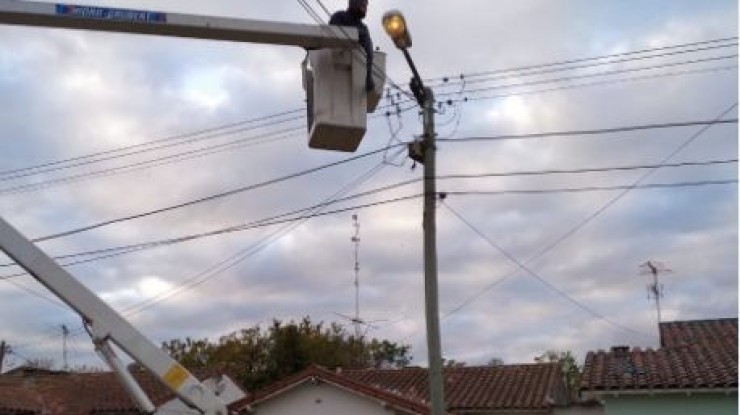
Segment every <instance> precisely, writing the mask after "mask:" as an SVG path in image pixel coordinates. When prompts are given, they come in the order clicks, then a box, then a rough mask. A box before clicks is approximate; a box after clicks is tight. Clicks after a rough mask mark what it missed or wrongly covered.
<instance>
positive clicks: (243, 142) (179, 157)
mask: <svg viewBox="0 0 740 415" xmlns="http://www.w3.org/2000/svg"><path fill="white" fill-rule="evenodd" d="M302 129H303V127H293V128H287V129H284V130H279V131H275V132H272V133H266V134H262V135H258V136H252V137H248V138H243V139H239V140H235V141H232V142H228V143H223V144H219V145H216V146H208V147H204V148H199V149H194V150H189V151H184V152H180V153H176V154H171V155H167V156H162V157H158V158H154V159H148V160H144V161H140V162H135V163H130V164H126V165H122V166H116V167H111V168H105V169H102V170H96V171H92V172H86V173H81V174H76V175H71V176H64V177H60V178H55V179H50V180H45V181H41V182H36V183H30V184H23V185H16V186H12V187H6V188H2V189H0V195H3V194H18V193H25V192H30V191H37V190H41V189H48V188H50V187H54V186H57V185H62V184H68V183H74V182H79V181H83V180H88V179H92V178H97V177H108V176H114V175H119V174H125V173H132V172H135V171H139V170H144V169H150V168H153V167H158V166H163V165H169V164H172V163H178V162H181V161H185V160H192V159H195V158H200V157H204V156H208V155H212V154H217V153H223V152H225V151H231V150H235V149H241V148H248V147H251V146H254V145H257V144H264V143H268V142H276V141H279V140H285V139H288V138H291V137H294V136H296V132H298V131H301V130H302Z"/></svg>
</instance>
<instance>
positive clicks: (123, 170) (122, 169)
mask: <svg viewBox="0 0 740 415" xmlns="http://www.w3.org/2000/svg"><path fill="white" fill-rule="evenodd" d="M730 68H736V66H732V67H723V68H709V69H704V70H699V71H693V72H705V71H716V70H724V69H730ZM689 72H692V71H687V72H682V73H675V74H658V75H657V76H656V75H653V76H649V77H647V78H652V77H662V76H670V75H672V76H677V75H685V74H688V73H689ZM576 78H577V77H576ZM637 79H646V78H633V79H629V80H637ZM625 81H627V80H623V79H618V80H608V81H604V82H603V83H602V82H596V83H588V84H582V85H575V86H565V87H559V88H554V89H546V90H539V91H529V92H519V93H514V94H505V95H495V96H489V97H465V99H464V101H466V102H467V101H473V100H479V99H492V98H501V97H507V96H512V95H525V94H532V93H543V92H551V91H554V90H564V89H574V88H577V87H587V86H597V85H603V84H610V83H618V82H625ZM461 101H463V100H461V99H458V100H455V102H461ZM413 108H414V106H413V105H412V106H411V107H408V108H405V109H404V110H403V111H404V112H405V111H407V110H410V109H413ZM297 111H301V110H292V111H287V112H285V113H281V114H275V115H274V116H266V117H260V118H257V119H254V120H252V121H259V120H266V119H270V118H275V117H277V116H281V115H285V114H290V113H295V112H297ZM386 115H388V114H386ZM377 116H378V115H375V117H377ZM298 118H302V117H296V118H291V119H290V120H296V119H298ZM235 124H237V123H235ZM242 124H243V123H242ZM255 128H257V127H255ZM300 129H301V128H300V127H296V128H295V129H294V130H295V131H299V130H300ZM209 130H214V129H209ZM209 130H204V131H209ZM193 134H194V133H193ZM193 134H186V135H183V136H191V135H193ZM165 140H167V139H165ZM245 140H249V139H242V140H240V141H239V142H235V143H234V144H233V145H234V146H236V145H238V144H240V143H241V142H243V141H245ZM265 141H266V140H265ZM134 147H138V145H137V146H134ZM221 147H222V149H221V151H226V150H228V149H229V147H228V144H222V145H221ZM111 151H114V150H111ZM142 151H143V150H142ZM199 152H202V153H200V154H193V155H192V156H189V157H185V155H183V154H176V155H172V156H168V157H166V158H172V159H176V160H172V161H173V162H179V161H184V160H188V159H191V158H195V157H201V156H204V155H209V154H215V153H216V152H218V151H217V149H213V150H211V148H210V147H206V148H202V149H198V150H194V151H193V152H192V153H199ZM188 153H191V152H188ZM166 158H165V159H166ZM88 162H93V161H91V160H88V161H86V162H84V163H86V164H87V163H88ZM58 163H60V162H54V163H47V164H58ZM164 164H169V163H165V162H163V160H161V159H155V160H150V161H146V162H140V163H134V164H133V165H124V166H118V167H115V168H113V169H104V170H101V171H97V172H91V173H85V174H80V175H74V176H67V177H63V178H57V179H52V180H48V181H44V182H37V183H32V184H27V185H20V186H14V187H10V188H5V189H0V194H13V193H22V192H27V191H34V190H40V189H45V188H48V187H51V186H53V185H59V184H66V183H72V182H77V181H81V180H84V179H87V178H92V177H104V176H110V175H113V174H117V173H127V172H131V171H137V170H140V168H135V167H137V166H140V167H141V168H151V167H155V166H160V165H164ZM37 167H39V166H37ZM56 168H57V169H59V168H65V167H61V166H57V167H56ZM28 169H31V167H29V168H25V169H17V170H13V171H8V172H5V173H10V172H16V173H18V172H19V170H28ZM24 174H28V175H30V174H32V173H30V172H26V173H24ZM11 177H12V176H11ZM6 179H7V178H6ZM1 180H2V178H0V181H1Z"/></svg>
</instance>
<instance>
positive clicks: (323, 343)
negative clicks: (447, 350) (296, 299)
mask: <svg viewBox="0 0 740 415" xmlns="http://www.w3.org/2000/svg"><path fill="white" fill-rule="evenodd" d="M162 348H163V349H164V350H165V351H167V352H168V353H169V354H170V356H172V357H173V358H174V359H176V360H177V361H179V362H180V363H182V364H183V365H184V366H185V367H187V368H189V369H191V370H197V369H225V370H227V371H228V372H229V373H230V374H232V375H233V376H235V377H236V380H237V381H238V382H240V383H241V384H242V385H243V386H244V387H245V388H246V389H247V390H254V389H258V388H260V387H262V386H265V385H266V384H268V383H270V382H272V381H274V380H277V379H281V378H283V377H285V376H288V375H291V374H294V373H297V372H300V371H301V370H303V369H305V368H306V367H308V366H309V365H311V364H318V365H321V366H324V367H327V368H330V369H333V368H336V367H342V368H350V369H353V368H371V367H372V368H393V367H403V366H407V365H408V364H409V363H410V361H411V356H410V351H411V347H410V346H408V345H398V344H396V343H392V342H389V341H387V340H378V339H372V340H370V341H364V339H357V338H355V337H354V336H351V335H348V334H347V332H346V331H345V330H344V329H343V328H342V327H341V326H340V325H339V324H336V323H332V324H331V325H329V326H325V325H324V323H323V322H322V323H312V322H311V320H310V318H308V317H305V318H303V319H302V320H301V321H299V322H294V321H291V322H289V323H287V324H286V323H283V322H281V321H279V320H274V321H273V322H272V324H271V325H270V326H269V327H267V328H266V329H262V328H261V327H259V326H254V327H249V328H246V329H242V330H240V331H238V332H234V333H231V334H228V335H226V336H222V337H221V338H220V339H218V341H217V342H212V341H209V340H208V339H198V340H193V339H191V338H186V339H185V340H180V339H173V340H170V341H168V342H164V343H163V344H162Z"/></svg>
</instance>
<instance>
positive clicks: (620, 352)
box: [612, 346, 630, 357]
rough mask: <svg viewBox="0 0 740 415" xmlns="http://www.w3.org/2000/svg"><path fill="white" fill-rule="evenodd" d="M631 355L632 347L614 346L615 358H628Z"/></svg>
mask: <svg viewBox="0 0 740 415" xmlns="http://www.w3.org/2000/svg"><path fill="white" fill-rule="evenodd" d="M629 353H630V347H629V346H613V347H612V354H614V357H626V356H627V355H629Z"/></svg>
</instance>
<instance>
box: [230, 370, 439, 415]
mask: <svg viewBox="0 0 740 415" xmlns="http://www.w3.org/2000/svg"><path fill="white" fill-rule="evenodd" d="M312 377H317V378H319V379H321V380H323V381H325V382H329V383H333V384H336V385H338V386H342V387H345V388H348V389H351V390H353V391H355V392H357V393H359V394H362V395H365V396H369V397H372V398H376V399H380V400H382V401H384V402H385V403H386V404H387V405H388V406H389V407H392V408H396V409H400V410H403V411H404V412H409V411H410V412H411V413H415V414H423V415H426V414H429V413H430V409H429V406H428V405H427V404H426V403H425V402H423V401H420V400H418V399H414V398H413V397H410V396H403V395H400V394H398V393H394V392H393V391H389V390H386V389H382V388H378V387H375V386H373V385H369V384H367V383H363V382H359V381H357V380H355V379H352V378H350V377H347V376H345V375H344V373H342V374H339V373H335V372H332V371H330V370H327V369H325V368H323V367H321V366H317V365H313V366H309V367H308V368H307V369H305V370H303V371H301V372H300V373H298V374H295V375H293V376H289V377H287V378H285V379H283V380H280V381H277V382H274V383H272V384H271V385H269V386H268V387H266V388H264V389H261V390H259V391H256V392H255V393H252V394H250V395H248V396H247V397H246V398H244V399H242V400H240V401H237V402H234V403H232V404H231V405H229V408H230V409H231V410H235V411H239V413H244V414H249V413H250V411H251V409H250V408H252V407H253V406H255V405H259V403H260V402H263V401H266V400H269V399H271V398H272V397H274V396H276V395H278V394H279V393H281V392H282V391H283V390H286V389H288V388H290V387H293V386H296V385H298V384H300V383H303V382H305V381H307V380H308V379H310V378H312Z"/></svg>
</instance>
